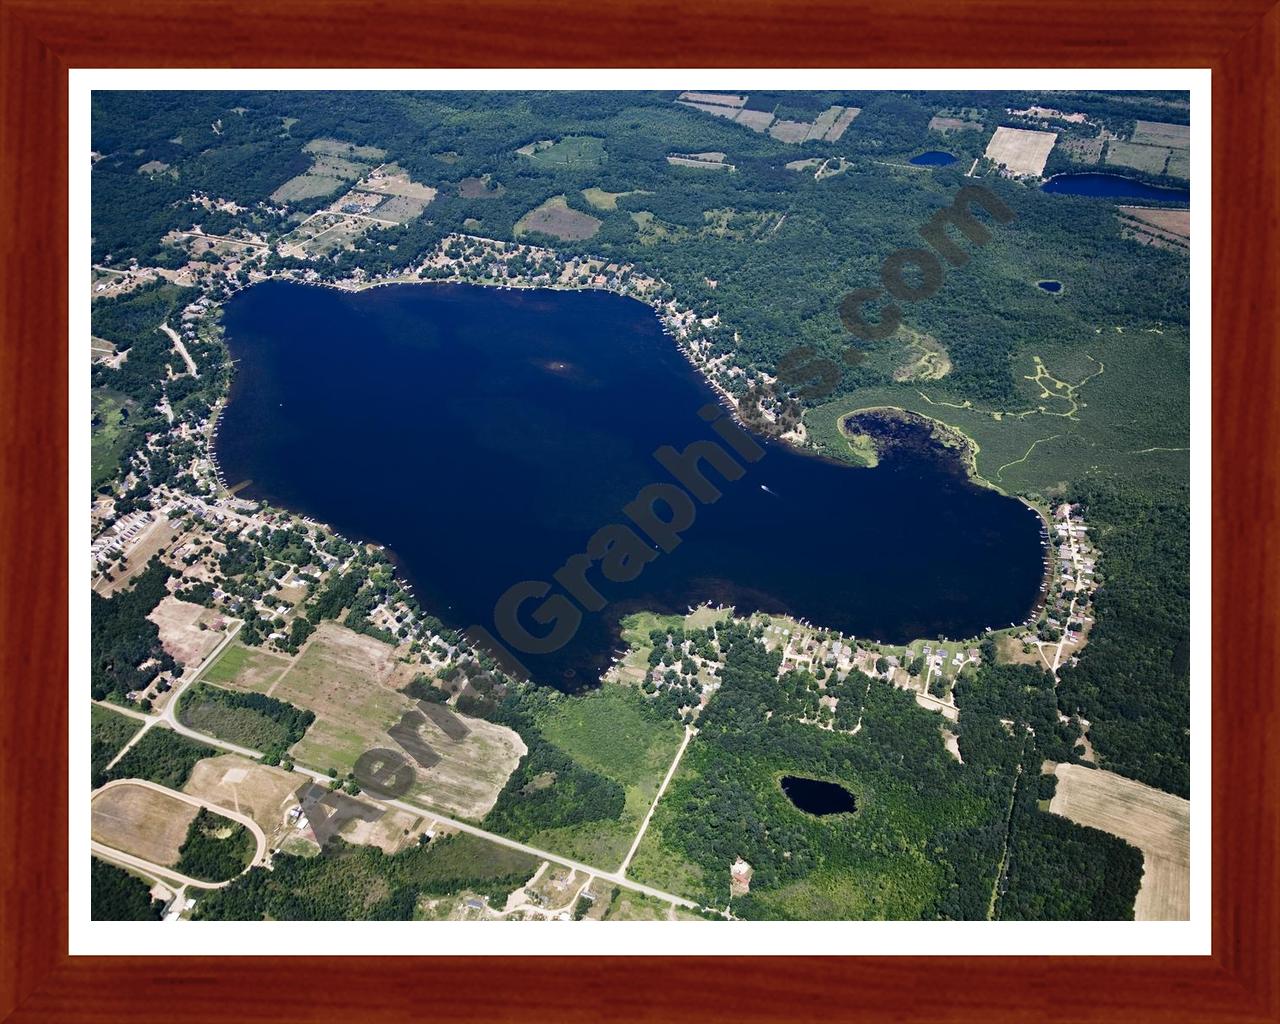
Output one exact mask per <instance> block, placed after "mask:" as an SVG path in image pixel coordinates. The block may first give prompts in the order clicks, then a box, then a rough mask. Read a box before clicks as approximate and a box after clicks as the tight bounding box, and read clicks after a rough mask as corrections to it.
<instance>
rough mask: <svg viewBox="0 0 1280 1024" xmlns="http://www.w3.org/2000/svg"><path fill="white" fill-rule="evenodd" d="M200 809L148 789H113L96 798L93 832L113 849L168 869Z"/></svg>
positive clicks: (93, 811) (93, 812) (137, 787)
mask: <svg viewBox="0 0 1280 1024" xmlns="http://www.w3.org/2000/svg"><path fill="white" fill-rule="evenodd" d="M197 810H199V808H197V807H196V806H195V805H194V804H189V803H187V802H186V801H185V800H179V799H178V798H177V797H174V796H169V795H167V794H165V793H161V792H158V791H157V790H154V789H151V788H149V787H147V786H129V785H123V786H113V787H111V788H110V789H107V790H103V791H102V792H101V793H99V794H98V795H97V796H95V797H94V798H93V804H92V824H91V826H90V827H91V833H92V835H93V838H94V841H95V842H99V843H102V844H103V845H104V846H109V847H111V848H112V849H113V850H119V851H120V852H121V853H130V854H133V856H135V857H141V858H142V859H143V860H148V861H150V862H151V863H152V864H158V865H160V866H161V867H168V866H170V865H172V864H173V863H174V862H175V861H176V860H177V859H178V848H179V847H180V846H182V842H183V840H184V839H186V836H187V826H189V825H190V824H191V822H192V821H193V820H194V819H195V816H196V812H197Z"/></svg>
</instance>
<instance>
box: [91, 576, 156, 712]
mask: <svg viewBox="0 0 1280 1024" xmlns="http://www.w3.org/2000/svg"><path fill="white" fill-rule="evenodd" d="M170 575H171V571H170V569H169V568H168V566H166V565H164V564H162V563H161V562H160V560H159V559H158V558H155V559H152V561H151V563H150V564H149V565H148V566H147V568H146V571H145V572H143V573H142V574H141V575H139V576H138V578H137V579H136V580H134V582H133V585H132V586H131V587H130V588H129V589H128V590H122V591H120V592H119V593H117V594H116V595H115V596H114V597H103V596H102V595H101V594H99V593H98V592H97V591H96V590H95V591H94V592H93V594H92V595H91V596H90V600H91V601H92V605H91V609H90V623H91V629H92V652H93V654H92V658H91V665H90V681H91V683H92V692H93V699H94V700H105V699H106V698H108V697H111V698H113V699H115V700H118V701H123V700H124V697H125V694H127V693H131V692H133V691H135V690H141V689H144V688H145V687H146V686H147V684H148V683H150V682H151V680H152V679H154V678H155V677H156V676H157V675H159V674H160V673H161V672H162V671H164V670H166V669H168V670H172V669H173V668H174V667H175V665H176V663H175V662H174V660H173V658H172V657H171V656H170V655H169V654H167V653H166V652H165V650H164V648H163V647H161V646H160V630H159V628H158V627H157V626H156V624H155V623H154V622H152V621H151V620H150V619H148V618H147V616H148V615H149V614H151V612H152V611H153V610H154V609H155V606H156V605H158V604H159V603H160V602H161V600H162V599H163V598H164V597H165V595H166V594H167V593H168V589H167V587H166V583H167V582H168V579H169V576H170ZM152 659H154V662H155V663H154V664H153V665H152V666H151V667H150V668H147V669H145V670H144V669H139V668H138V666H139V665H141V664H143V663H145V662H147V661H149V660H152Z"/></svg>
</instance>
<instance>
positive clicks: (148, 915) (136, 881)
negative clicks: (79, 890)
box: [89, 857, 164, 921]
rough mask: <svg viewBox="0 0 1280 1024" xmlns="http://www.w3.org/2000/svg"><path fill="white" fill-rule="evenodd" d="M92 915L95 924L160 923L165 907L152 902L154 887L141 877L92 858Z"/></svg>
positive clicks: (90, 879)
mask: <svg viewBox="0 0 1280 1024" xmlns="http://www.w3.org/2000/svg"><path fill="white" fill-rule="evenodd" d="M91 860H92V862H93V867H92V873H91V875H90V878H89V893H90V901H91V902H90V913H91V915H92V917H93V920H95V921H159V920H160V915H161V911H162V910H163V909H164V904H163V903H161V902H160V901H159V900H153V899H152V898H151V887H150V886H149V885H147V883H146V882H144V881H143V880H142V879H141V878H139V877H138V876H137V875H131V874H129V872H127V871H125V870H124V869H123V868H118V867H116V866H115V865H114V864H108V863H107V862H106V861H103V860H98V858H97V857H93V858H91Z"/></svg>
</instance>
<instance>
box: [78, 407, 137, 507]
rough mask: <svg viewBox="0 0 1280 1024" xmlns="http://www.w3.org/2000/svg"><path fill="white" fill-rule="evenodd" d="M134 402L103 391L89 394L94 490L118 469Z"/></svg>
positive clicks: (90, 459) (125, 444) (90, 462)
mask: <svg viewBox="0 0 1280 1024" xmlns="http://www.w3.org/2000/svg"><path fill="white" fill-rule="evenodd" d="M136 406H137V403H136V402H134V401H133V400H132V399H131V398H128V397H127V396H125V395H122V394H119V393H117V392H115V391H109V390H107V389H106V388H95V389H94V391H93V437H92V441H91V445H90V455H89V464H90V469H91V471H92V473H93V485H94V486H95V487H96V486H98V485H99V484H101V483H104V482H105V481H107V480H110V479H112V478H113V477H114V476H115V475H116V472H117V471H118V470H119V468H120V459H121V458H122V457H123V456H124V454H125V450H126V448H127V446H128V441H129V427H128V425H127V423H126V420H127V417H128V415H129V414H130V413H132V411H133V410H134V408H136Z"/></svg>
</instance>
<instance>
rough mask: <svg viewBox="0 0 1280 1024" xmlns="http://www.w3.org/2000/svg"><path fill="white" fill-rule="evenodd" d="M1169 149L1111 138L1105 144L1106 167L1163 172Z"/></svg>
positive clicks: (1152, 172)
mask: <svg viewBox="0 0 1280 1024" xmlns="http://www.w3.org/2000/svg"><path fill="white" fill-rule="evenodd" d="M1170 153H1171V150H1168V149H1164V148H1162V147H1160V146H1140V145H1137V144H1135V143H1132V142H1120V141H1119V140H1116V139H1112V140H1111V142H1109V143H1108V144H1107V159H1106V165H1107V166H1108V167H1130V168H1132V169H1133V170H1135V171H1141V172H1142V173H1144V174H1164V172H1165V167H1166V165H1167V164H1168V162H1169V155H1170Z"/></svg>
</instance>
